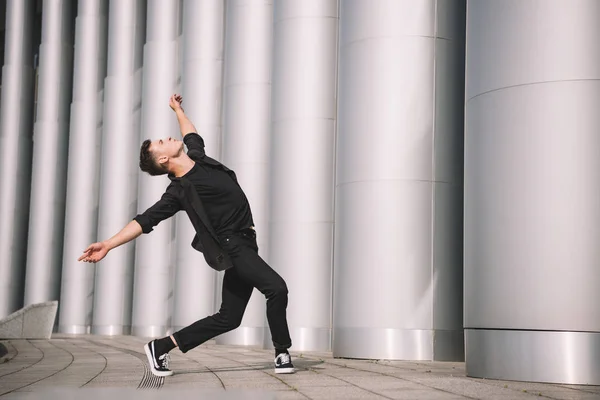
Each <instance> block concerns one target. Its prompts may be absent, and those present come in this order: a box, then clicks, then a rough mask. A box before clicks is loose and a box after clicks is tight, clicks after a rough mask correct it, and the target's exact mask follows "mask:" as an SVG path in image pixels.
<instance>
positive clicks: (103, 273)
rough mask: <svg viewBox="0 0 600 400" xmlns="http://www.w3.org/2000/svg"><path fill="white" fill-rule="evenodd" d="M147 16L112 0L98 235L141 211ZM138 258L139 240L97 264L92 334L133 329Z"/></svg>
mask: <svg viewBox="0 0 600 400" xmlns="http://www.w3.org/2000/svg"><path fill="white" fill-rule="evenodd" d="M145 21H146V2H145V1H144V0H111V1H110V3H109V16H108V60H107V62H108V66H107V77H106V80H105V81H104V88H105V101H104V114H103V119H104V125H103V130H102V165H101V179H100V203H99V209H100V210H99V217H98V239H99V240H104V239H107V238H109V237H111V236H113V235H114V234H115V233H117V232H118V231H119V230H121V229H122V228H123V227H124V226H125V225H126V224H128V223H129V222H130V221H131V220H132V218H133V217H134V216H135V215H136V214H137V209H138V208H137V188H138V171H139V167H138V163H139V158H138V155H139V148H140V142H139V137H140V135H139V133H140V110H141V85H142V52H143V45H144V42H145V36H146V25H145ZM133 261H134V242H130V243H128V244H126V245H123V246H121V247H118V248H116V249H114V250H112V251H111V252H110V253H109V254H108V255H107V256H106V258H105V259H104V260H102V261H101V262H100V263H98V264H97V265H96V281H95V290H94V316H93V325H92V333H95V334H101V335H121V334H127V333H129V332H130V330H131V302H132V291H133Z"/></svg>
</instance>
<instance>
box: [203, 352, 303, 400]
mask: <svg viewBox="0 0 600 400" xmlns="http://www.w3.org/2000/svg"><path fill="white" fill-rule="evenodd" d="M205 348H206V349H207V350H209V351H218V350H213V349H210V348H209V347H208V346H207V347H205ZM214 357H217V358H222V359H224V360H227V361H233V362H235V363H238V364H242V365H243V366H245V367H250V368H251V369H252V370H254V371H259V372H262V373H264V374H267V375H268V376H270V377H271V378H275V379H277V380H278V381H279V382H281V383H283V384H284V385H286V386H287V387H289V388H290V389H291V390H292V391H295V392H297V393H300V394H301V395H302V396H304V397H306V398H307V399H309V400H310V399H311V398H310V396H308V395H307V394H306V393H302V392H301V391H300V389H298V388H295V387H294V386H292V385H290V384H289V383H287V382H286V381H285V380H283V379H282V378H280V377H278V376H277V375H276V374H269V373H268V372H267V371H265V370H263V369H261V368H255V367H254V366H252V365H250V364H245V363H242V362H240V361H237V360H232V359H230V358H227V357H224V356H219V355H215V356H214Z"/></svg>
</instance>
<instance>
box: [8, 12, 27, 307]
mask: <svg viewBox="0 0 600 400" xmlns="http://www.w3.org/2000/svg"><path fill="white" fill-rule="evenodd" d="M34 12H35V6H34V1H33V0H25V1H23V0H9V1H8V2H7V5H6V30H5V50H4V66H3V67H2V101H1V104H2V108H0V155H1V157H0V275H1V276H2V277H3V279H1V280H0V318H1V317H4V316H7V315H8V314H10V313H11V312H13V311H15V310H17V309H19V308H20V307H21V306H22V305H23V288H24V278H25V260H26V255H27V230H28V221H29V204H30V203H29V194H30V193H29V191H30V181H31V158H32V150H33V143H32V139H31V138H32V133H33V83H34V72H33V42H34V35H33V30H32V29H30V27H32V26H33V23H34Z"/></svg>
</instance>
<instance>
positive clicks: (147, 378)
mask: <svg viewBox="0 0 600 400" xmlns="http://www.w3.org/2000/svg"><path fill="white" fill-rule="evenodd" d="M86 340H87V341H88V342H90V343H95V344H96V345H99V346H102V345H103V346H105V347H110V348H112V349H115V350H117V351H120V352H122V353H126V354H129V355H130V356H133V357H135V358H137V359H138V360H139V361H140V362H141V363H142V365H143V366H144V375H143V376H142V379H141V380H140V383H139V384H138V387H137V388H138V389H160V388H161V387H162V386H163V385H164V384H165V377H164V376H154V374H153V373H152V372H151V371H150V368H148V359H147V357H146V355H145V354H142V353H140V352H138V351H135V350H130V349H124V348H122V347H118V346H112V345H110V344H107V343H102V342H100V343H98V342H96V341H93V340H89V339H86ZM117 343H120V342H117ZM120 344H123V343H120Z"/></svg>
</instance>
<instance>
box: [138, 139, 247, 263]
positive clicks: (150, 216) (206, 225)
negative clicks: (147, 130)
mask: <svg viewBox="0 0 600 400" xmlns="http://www.w3.org/2000/svg"><path fill="white" fill-rule="evenodd" d="M183 142H184V143H185V145H186V146H187V148H188V153H187V154H188V156H189V157H190V158H191V159H192V160H194V161H195V162H197V163H200V164H210V165H213V166H216V167H218V168H221V169H222V170H223V171H225V172H227V173H228V174H229V175H230V176H231V178H232V179H233V180H234V181H235V182H236V183H237V177H236V176H235V173H234V172H233V171H232V170H230V169H229V168H227V167H226V166H224V165H223V164H221V163H220V162H218V161H217V160H214V159H212V158H210V157H208V156H207V155H206V153H205V152H204V140H202V138H201V137H200V135H198V134H197V133H188V134H187V135H185V136H184V138H183ZM169 179H171V183H170V184H169V186H168V187H167V189H166V190H165V193H164V194H163V195H162V197H161V198H160V200H159V201H157V202H156V203H155V204H154V205H153V206H152V207H150V208H149V209H147V210H146V211H144V213H142V214H139V215H137V216H136V217H135V218H134V219H135V220H136V221H137V222H138V223H139V224H140V225H141V227H142V231H143V232H144V233H149V232H151V231H152V229H153V228H154V227H155V226H156V225H157V224H158V223H159V222H160V221H163V220H165V219H167V218H169V217H172V216H173V215H175V213H177V211H179V210H185V212H186V213H187V215H188V216H189V218H190V221H192V225H193V226H194V229H195V230H196V235H195V236H194V240H193V241H192V247H193V248H194V249H196V250H198V251H200V252H202V254H204V258H205V259H206V262H207V263H208V265H210V266H211V267H212V268H214V269H216V270H217V271H224V270H226V269H228V268H231V267H232V266H233V264H232V262H231V258H230V257H229V256H228V255H227V253H226V252H225V251H224V250H223V248H222V247H221V245H220V243H219V238H218V236H217V234H216V232H215V230H214V229H213V227H212V226H211V224H210V221H209V219H208V216H207V214H206V211H205V209H204V206H203V205H202V201H201V200H200V197H199V196H198V193H197V192H196V190H195V189H194V187H193V185H192V184H191V183H190V182H189V181H188V180H187V179H185V178H177V177H175V176H172V175H169Z"/></svg>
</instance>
